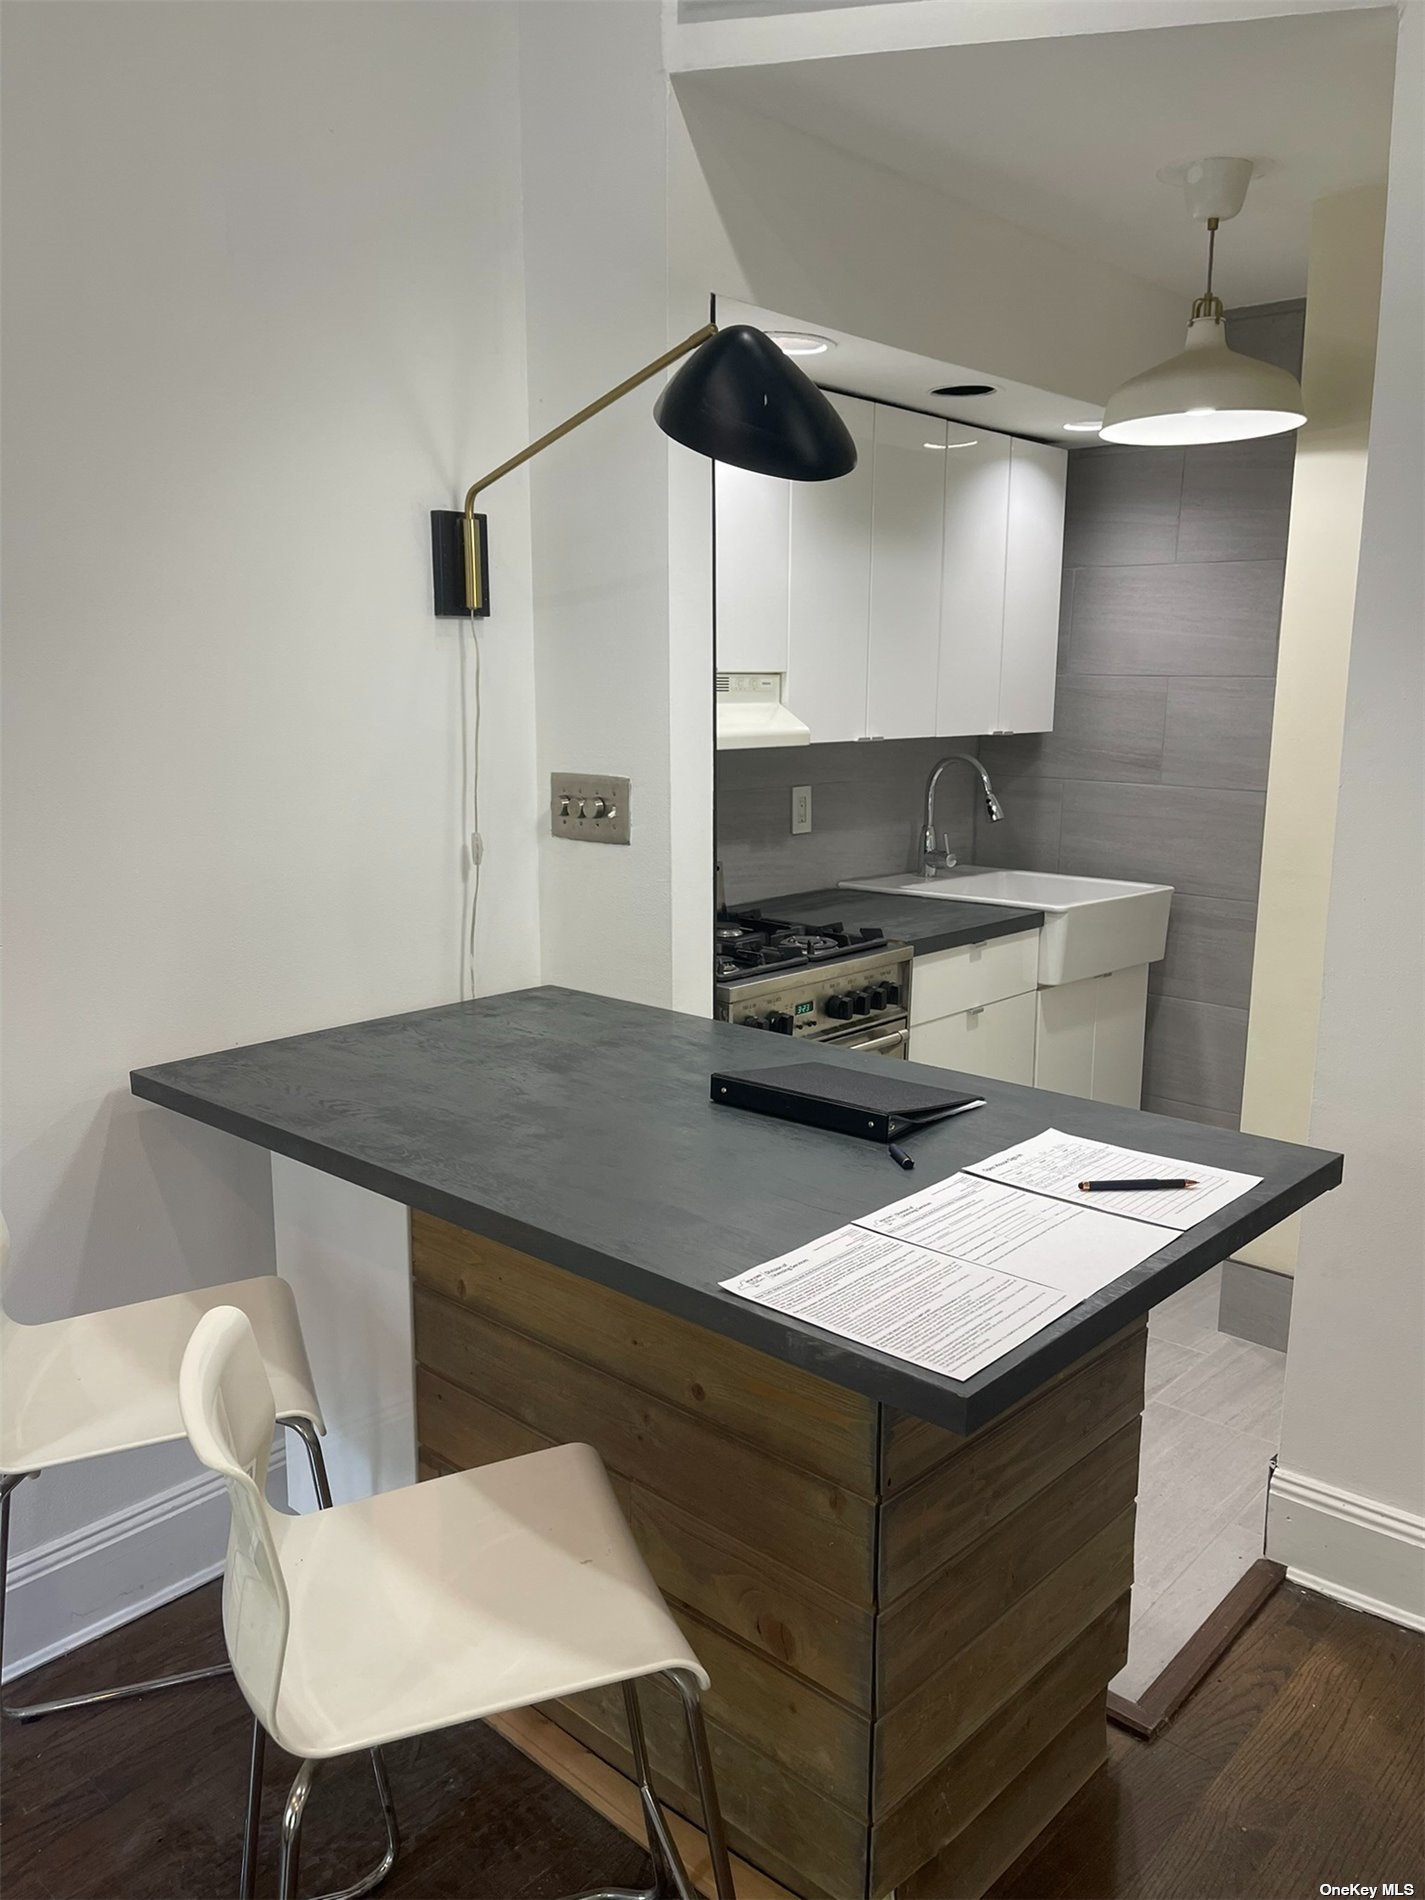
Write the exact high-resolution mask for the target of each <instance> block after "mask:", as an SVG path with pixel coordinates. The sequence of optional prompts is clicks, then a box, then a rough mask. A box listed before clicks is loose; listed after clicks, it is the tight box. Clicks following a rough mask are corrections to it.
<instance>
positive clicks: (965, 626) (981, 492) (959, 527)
mask: <svg viewBox="0 0 1425 1900" xmlns="http://www.w3.org/2000/svg"><path fill="white" fill-rule="evenodd" d="M949 440H950V441H951V442H952V443H958V444H959V446H957V447H954V448H948V449H947V450H946V454H945V551H944V559H943V561H942V564H941V575H940V680H939V689H938V691H937V694H936V703H935V730H936V731H937V732H938V733H940V734H941V735H942V736H944V735H948V734H950V733H956V734H959V733H981V732H988V731H990V729H991V728H992V727H993V726H996V725H998V723H999V711H1000V706H999V695H1000V655H1001V649H1002V641H1001V638H1000V630H1001V627H1002V626H1003V623H1004V570H1005V551H1006V548H1007V545H1008V540H1009V472H1010V451H1011V448H1012V446H1013V444H1012V440H1011V438H1010V437H1009V436H1007V435H995V434H994V433H993V432H992V431H990V430H988V429H982V430H980V431H979V433H978V434H977V435H975V436H973V437H971V436H970V433H969V431H968V430H965V429H962V428H960V427H959V426H958V425H952V427H951V429H950V433H949Z"/></svg>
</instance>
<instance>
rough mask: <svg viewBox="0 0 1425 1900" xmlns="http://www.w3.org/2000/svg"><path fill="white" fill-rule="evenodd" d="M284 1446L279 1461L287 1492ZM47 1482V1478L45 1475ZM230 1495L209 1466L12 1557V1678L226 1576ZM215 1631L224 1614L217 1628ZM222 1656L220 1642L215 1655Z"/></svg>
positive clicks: (275, 1488)
mask: <svg viewBox="0 0 1425 1900" xmlns="http://www.w3.org/2000/svg"><path fill="white" fill-rule="evenodd" d="M285 1462H286V1452H285V1448H284V1447H283V1445H282V1444H281V1443H280V1442H279V1444H278V1447H277V1449H276V1450H275V1451H274V1453H273V1458H272V1467H271V1469H272V1474H273V1479H274V1480H275V1482H274V1483H273V1484H272V1486H271V1489H272V1494H273V1495H274V1496H276V1497H279V1498H280V1497H281V1496H283V1495H284V1493H283V1488H282V1487H283V1483H284V1479H285ZM38 1482H39V1483H40V1484H43V1483H44V1482H45V1479H44V1478H43V1476H42V1477H41V1478H40V1479H39V1480H38ZM227 1540H228V1500H227V1495H226V1493H225V1491H224V1489H223V1481H222V1479H221V1478H219V1477H218V1475H217V1473H216V1472H212V1471H202V1472H199V1473H198V1474H197V1475H196V1476H195V1477H192V1478H187V1479H185V1480H184V1482H183V1483H182V1484H176V1485H174V1486H173V1487H172V1488H171V1489H170V1490H167V1491H160V1492H159V1493H158V1494H157V1496H155V1497H151V1498H145V1499H144V1501H143V1503H142V1504H138V1505H133V1506H131V1507H130V1508H128V1509H127V1510H123V1511H115V1512H114V1513H113V1515H112V1516H110V1517H103V1518H100V1519H98V1521H97V1522H95V1523H93V1524H86V1525H84V1526H83V1528H82V1529H80V1530H77V1531H71V1532H70V1533H69V1534H68V1535H67V1536H64V1537H56V1538H52V1539H51V1541H50V1542H49V1543H47V1544H39V1545H37V1546H36V1547H35V1549H33V1550H28V1551H26V1552H25V1553H24V1555H23V1556H20V1557H14V1558H12V1559H11V1562H10V1583H9V1590H8V1593H7V1597H6V1605H5V1671H4V1678H5V1681H6V1682H10V1681H13V1680H14V1678H15V1677H17V1676H22V1675H24V1674H25V1673H26V1672H27V1671H28V1670H31V1669H37V1668H38V1667H39V1666H40V1664H41V1663H46V1662H49V1661H50V1660H51V1659H52V1658H54V1657H55V1656H63V1655H65V1654H67V1653H68V1652H69V1651H70V1650H71V1649H77V1648H79V1647H80V1645H81V1644H83V1643H89V1642H92V1641H93V1640H94V1638H95V1637H96V1636H102V1635H104V1633H105V1632H106V1631H107V1630H112V1629H117V1628H119V1627H120V1625H122V1624H124V1623H130V1622H132V1621H133V1620H134V1618H135V1617H139V1616H143V1615H144V1614H145V1613H146V1612H147V1611H149V1610H156V1609H157V1608H158V1607H159V1605H160V1604H163V1603H171V1602H172V1601H173V1599H174V1598H175V1597H181V1596H184V1595H186V1594H187V1592H188V1591H189V1590H196V1589H197V1587H198V1586H199V1584H202V1583H208V1582H210V1581H211V1580H212V1579H213V1578H214V1577H217V1576H220V1575H221V1574H222V1568H223V1554H224V1552H225V1550H226V1549H227ZM214 1633H215V1634H214V1639H215V1644H216V1641H217V1635H216V1619H215V1624H214ZM217 1655H218V1652H217V1650H216V1648H215V1660H216V1659H217Z"/></svg>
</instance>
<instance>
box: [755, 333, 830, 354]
mask: <svg viewBox="0 0 1425 1900" xmlns="http://www.w3.org/2000/svg"><path fill="white" fill-rule="evenodd" d="M767 334H768V336H769V337H771V339H772V341H773V342H774V343H775V344H776V346H777V348H778V349H779V350H780V351H781V352H782V354H783V356H825V355H826V352H827V351H828V350H834V349H835V348H836V345H835V344H834V343H833V342H832V340H831V338H830V337H829V336H816V335H814V334H813V333H812V332H811V331H810V330H769V331H768V332H767Z"/></svg>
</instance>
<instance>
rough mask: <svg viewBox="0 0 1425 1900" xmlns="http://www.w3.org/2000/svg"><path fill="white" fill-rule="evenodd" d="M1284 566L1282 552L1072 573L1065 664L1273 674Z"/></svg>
mask: <svg viewBox="0 0 1425 1900" xmlns="http://www.w3.org/2000/svg"><path fill="white" fill-rule="evenodd" d="M1136 452H1137V451H1136V450H1134V449H1117V448H1109V449H1080V450H1079V451H1078V454H1080V455H1122V456H1125V457H1127V456H1132V455H1134V454H1136ZM1194 452H1195V451H1194ZM1071 466H1072V458H1071ZM1071 479H1072V478H1071ZM1285 565H1286V563H1285V560H1284V559H1282V560H1276V561H1221V562H1219V561H1185V562H1183V563H1181V564H1180V565H1173V566H1169V565H1167V564H1165V563H1159V564H1157V565H1140V566H1137V567H1081V568H1079V569H1078V570H1077V572H1076V573H1075V575H1074V605H1073V612H1072V613H1071V615H1070V617H1069V651H1068V668H1067V670H1068V671H1069V672H1070V673H1095V674H1098V673H1152V674H1154V675H1156V676H1158V677H1160V678H1161V677H1164V676H1168V675H1173V674H1183V673H1186V674H1203V673H1215V674H1219V675H1230V676H1233V677H1238V676H1241V675H1243V674H1248V675H1250V674H1256V675H1258V676H1265V677H1270V676H1271V675H1272V674H1273V673H1275V672H1276V667H1277V632H1278V629H1279V628H1280V625H1281V610H1282V573H1283V570H1284V568H1285Z"/></svg>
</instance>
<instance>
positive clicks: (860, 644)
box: [718, 396, 876, 745]
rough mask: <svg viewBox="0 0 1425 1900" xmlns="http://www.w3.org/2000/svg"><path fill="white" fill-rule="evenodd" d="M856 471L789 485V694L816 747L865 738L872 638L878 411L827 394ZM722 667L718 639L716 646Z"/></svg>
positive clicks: (853, 399) (852, 399) (857, 400)
mask: <svg viewBox="0 0 1425 1900" xmlns="http://www.w3.org/2000/svg"><path fill="white" fill-rule="evenodd" d="M830 400H831V404H832V407H833V408H834V409H835V410H836V412H837V414H838V415H839V416H840V417H841V419H842V421H843V422H844V423H845V424H846V426H847V428H848V429H849V430H850V431H851V436H852V439H853V441H854V442H855V444H856V456H857V461H856V466H855V468H854V469H853V470H852V471H851V473H850V474H849V475H843V476H842V477H840V478H839V479H838V480H836V481H831V482H792V483H789V484H788V486H789V487H790V489H791V560H790V593H789V599H788V617H787V620H788V658H787V684H786V693H785V698H786V702H787V705H788V707H789V708H790V710H791V711H792V712H794V713H795V714H796V716H797V718H798V719H800V720H802V721H803V723H804V724H805V725H807V726H808V727H810V729H811V736H812V741H813V743H814V744H817V745H820V744H823V743H825V742H827V741H830V740H836V739H860V738H863V737H864V736H865V732H866V660H867V652H868V648H869V644H870V634H871V484H872V471H873V455H874V432H875V423H876V405H875V404H874V403H870V402H863V401H861V399H860V398H859V397H856V396H832V397H831V398H830ZM718 653H719V661H718V663H719V665H721V664H722V660H721V653H722V643H721V639H720V638H719V643H718Z"/></svg>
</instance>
